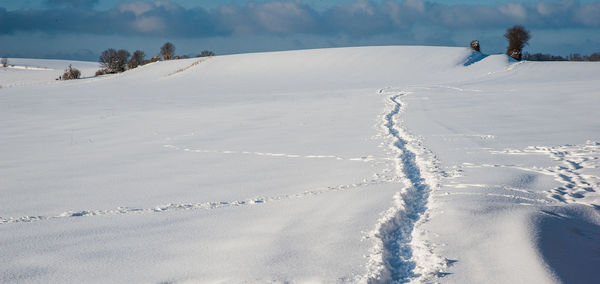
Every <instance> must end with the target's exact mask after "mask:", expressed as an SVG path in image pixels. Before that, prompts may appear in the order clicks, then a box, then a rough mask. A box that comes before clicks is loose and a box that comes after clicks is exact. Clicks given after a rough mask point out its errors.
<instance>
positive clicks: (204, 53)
mask: <svg viewBox="0 0 600 284" xmlns="http://www.w3.org/2000/svg"><path fill="white" fill-rule="evenodd" d="M208 56H215V53H214V52H212V51H210V50H203V51H202V52H200V54H198V56H196V57H208Z"/></svg>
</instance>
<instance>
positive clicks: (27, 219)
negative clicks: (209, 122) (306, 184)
mask: <svg viewBox="0 0 600 284" xmlns="http://www.w3.org/2000/svg"><path fill="white" fill-rule="evenodd" d="M386 183H390V181H388V180H387V179H386V178H385V176H383V175H380V174H374V175H373V178H372V179H363V181H362V182H358V183H352V184H343V185H336V186H328V187H325V188H318V189H313V190H307V191H304V192H301V193H296V194H282V195H278V196H271V197H254V198H247V199H243V200H242V199H240V200H231V201H217V202H189V203H167V204H164V205H157V206H154V207H150V208H135V207H117V208H114V209H106V210H72V211H66V212H63V213H60V214H58V215H48V216H21V217H8V218H3V217H0V225H3V224H14V223H31V222H38V221H45V220H52V219H60V218H74V217H90V216H102V215H127V214H155V213H162V212H170V211H179V210H198V209H204V210H212V209H220V208H231V207H240V206H254V205H260V204H264V203H269V202H276V201H283V200H290V199H296V198H306V197H311V196H317V195H321V194H325V193H330V192H339V191H346V190H358V189H363V188H366V187H369V186H373V185H378V184H386Z"/></svg>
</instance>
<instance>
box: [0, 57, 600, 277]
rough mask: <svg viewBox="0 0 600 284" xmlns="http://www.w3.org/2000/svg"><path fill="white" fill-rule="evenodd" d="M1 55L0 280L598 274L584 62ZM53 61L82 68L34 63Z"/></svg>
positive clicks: (589, 83)
mask: <svg viewBox="0 0 600 284" xmlns="http://www.w3.org/2000/svg"><path fill="white" fill-rule="evenodd" d="M9 63H10V64H15V65H16V66H29V68H24V67H22V68H0V85H2V86H3V87H2V89H0V126H1V127H0V137H3V139H0V149H2V150H0V157H1V159H0V177H1V178H0V192H1V194H2V198H1V199H0V250H1V251H2V256H3V259H4V260H5V261H4V263H5V264H4V265H2V266H0V282H3V283H5V282H6V283H17V282H18V283H35V282H66V283H77V282H103V283H105V282H115V283H130V282H155V283H157V282H160V283H162V282H174V283H187V282H219V283H231V282H234V283H237V282H287V281H291V282H325V283H331V282H350V283H354V282H370V283H387V282H399V283H404V282H412V283H430V282H441V283H512V282H528V283H552V282H567V283H594V281H595V280H596V278H597V277H595V273H596V272H595V271H594V270H595V268H597V267H599V265H600V258H599V257H598V255H597V250H598V244H599V243H600V216H599V212H598V208H600V197H599V194H598V191H599V190H600V170H599V169H600V158H599V152H600V121H599V120H598V119H597V117H596V116H597V115H596V113H597V110H598V109H599V106H600V85H599V84H598V81H597V76H598V74H600V65H598V64H594V63H572V62H548V63H538V62H515V61H512V60H510V59H508V58H507V57H506V56H504V55H489V56H482V55H478V54H472V53H471V52H470V51H469V50H468V49H465V48H450V47H420V46H404V47H357V48H337V49H316V50H302V51H287V52H271V53H254V54H240V55H228V56H216V57H211V58H193V59H185V60H172V61H165V62H158V63H153V64H149V65H146V66H142V67H139V68H136V69H134V70H130V71H127V72H125V73H122V74H116V75H106V76H100V77H91V76H92V75H93V73H94V72H95V70H97V68H98V67H97V64H96V63H89V62H78V63H77V64H79V65H77V64H76V62H68V61H51V60H33V59H32V60H24V59H9ZM68 64H73V66H74V67H76V68H79V69H80V70H82V72H83V76H84V77H87V78H85V79H81V80H73V81H55V80H54V79H55V78H56V77H57V76H59V75H60V74H61V73H62V71H63V70H64V68H65V67H66V66H68ZM63 65H64V66H63ZM16 66H15V67H16Z"/></svg>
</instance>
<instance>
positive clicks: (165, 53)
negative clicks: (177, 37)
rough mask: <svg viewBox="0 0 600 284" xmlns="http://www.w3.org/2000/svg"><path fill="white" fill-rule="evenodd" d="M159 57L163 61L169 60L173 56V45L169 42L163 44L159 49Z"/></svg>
mask: <svg viewBox="0 0 600 284" xmlns="http://www.w3.org/2000/svg"><path fill="white" fill-rule="evenodd" d="M160 55H161V56H162V58H163V60H171V59H172V58H173V56H174V55H175V45H173V44H172V43H170V42H167V43H165V44H163V46H161V47H160Z"/></svg>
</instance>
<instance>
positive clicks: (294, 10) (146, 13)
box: [0, 0, 600, 38]
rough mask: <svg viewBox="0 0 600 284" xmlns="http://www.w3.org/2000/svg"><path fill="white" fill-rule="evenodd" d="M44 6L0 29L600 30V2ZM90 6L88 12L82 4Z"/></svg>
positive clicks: (7, 14)
mask: <svg viewBox="0 0 600 284" xmlns="http://www.w3.org/2000/svg"><path fill="white" fill-rule="evenodd" d="M46 2H47V3H49V4H53V5H55V6H56V7H58V8H55V7H54V6H53V5H51V6H49V7H48V9H45V10H16V11H7V10H6V9H3V8H0V34H10V33H14V32H21V31H42V32H57V33H58V32H61V33H62V32H69V33H88V34H120V35H150V36H165V35H169V36H182V37H197V38H198V37H199V38H201V37H211V36H229V35H293V34H313V35H350V36H359V37H360V36H373V35H380V34H392V33H404V32H406V31H407V30H410V29H412V28H413V27H414V26H415V25H420V26H433V27H436V26H437V27H444V28H453V29H497V28H506V27H509V26H511V25H514V24H522V25H525V26H526V27H528V28H598V27H600V3H589V4H578V2H575V1H560V2H546V1H541V2H537V3H530V4H519V3H505V4H499V5H495V6H489V5H445V4H439V3H430V2H425V1H423V0H404V1H392V0H388V1H383V2H371V1H363V0H358V1H355V2H352V3H344V4H338V5H336V6H333V7H331V8H328V9H326V10H324V11H316V10H314V9H313V8H312V7H310V6H308V5H305V4H302V3H300V2H287V1H272V2H263V3H248V4H246V5H222V6H220V7H218V8H216V9H214V10H210V11H208V10H206V9H203V8H193V9H186V8H183V7H181V6H179V5H177V4H175V3H173V2H169V1H166V0H159V1H152V2H142V1H138V2H127V3H122V4H119V5H117V6H116V7H114V8H112V9H110V10H107V11H97V10H94V9H90V8H91V7H92V6H93V5H94V4H95V3H96V2H97V0H96V1H94V0H81V1H75V0H71V1H68V0H46ZM82 8H88V9H82Z"/></svg>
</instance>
